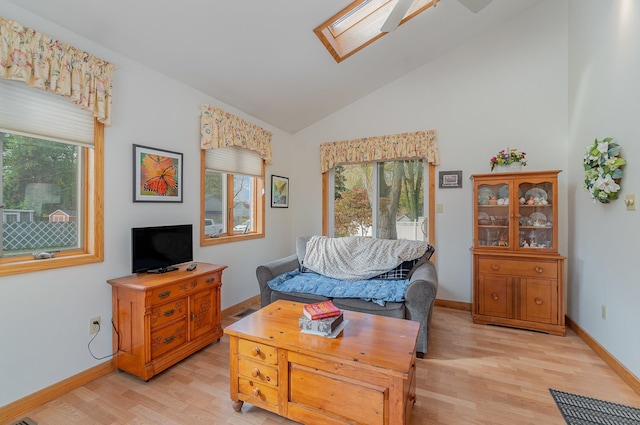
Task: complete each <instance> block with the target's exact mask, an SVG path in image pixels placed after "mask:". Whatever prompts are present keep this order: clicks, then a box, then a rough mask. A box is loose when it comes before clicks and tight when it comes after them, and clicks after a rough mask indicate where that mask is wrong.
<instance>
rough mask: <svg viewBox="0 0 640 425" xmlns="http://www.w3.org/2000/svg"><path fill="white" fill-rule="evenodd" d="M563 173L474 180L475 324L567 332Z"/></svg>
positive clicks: (503, 175) (486, 176)
mask: <svg viewBox="0 0 640 425" xmlns="http://www.w3.org/2000/svg"><path fill="white" fill-rule="evenodd" d="M558 173H559V171H557V170H553V171H533V172H516V173H492V174H481V175H474V176H472V178H473V193H474V199H473V204H474V216H473V217H474V225H473V229H474V241H473V321H474V323H482V324H496V325H504V326H512V327H518V328H524V329H531V330H537V331H542V332H547V333H550V334H554V335H564V334H565V317H564V260H565V258H564V257H563V256H561V255H559V254H558V181H557V175H558Z"/></svg>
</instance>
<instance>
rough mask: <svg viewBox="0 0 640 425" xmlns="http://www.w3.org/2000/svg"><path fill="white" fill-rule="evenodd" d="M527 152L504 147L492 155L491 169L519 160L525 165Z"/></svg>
mask: <svg viewBox="0 0 640 425" xmlns="http://www.w3.org/2000/svg"><path fill="white" fill-rule="evenodd" d="M526 156H527V154H526V153H524V152H520V151H518V149H517V148H511V149H509V148H507V149H502V150H501V151H500V152H498V153H497V154H496V155H495V156H493V157H491V160H490V161H489V163H490V164H491V171H493V170H494V169H495V168H496V167H497V166H499V165H509V164H513V163H514V162H519V163H521V164H522V166H523V167H525V166H526V165H527V158H526Z"/></svg>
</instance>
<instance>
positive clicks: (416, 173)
mask: <svg viewBox="0 0 640 425" xmlns="http://www.w3.org/2000/svg"><path fill="white" fill-rule="evenodd" d="M424 168H425V165H424V164H423V162H422V161H420V160H410V161H384V162H374V163H361V164H348V165H338V166H336V167H334V168H333V169H332V170H331V172H330V176H329V179H330V184H329V185H330V195H329V196H330V199H332V200H333V202H330V203H329V234H330V235H331V236H335V237H342V236H371V237H375V238H382V239H408V240H423V239H424V238H425V237H426V232H427V222H426V221H425V216H426V210H425V202H424V199H425V184H424V180H425V179H424V175H425V173H424Z"/></svg>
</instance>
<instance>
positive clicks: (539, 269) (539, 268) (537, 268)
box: [536, 266, 544, 273]
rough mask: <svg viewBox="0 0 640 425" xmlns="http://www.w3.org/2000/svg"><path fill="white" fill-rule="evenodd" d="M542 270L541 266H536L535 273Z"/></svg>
mask: <svg viewBox="0 0 640 425" xmlns="http://www.w3.org/2000/svg"><path fill="white" fill-rule="evenodd" d="M543 271H544V270H542V267H538V266H536V273H542V272H543Z"/></svg>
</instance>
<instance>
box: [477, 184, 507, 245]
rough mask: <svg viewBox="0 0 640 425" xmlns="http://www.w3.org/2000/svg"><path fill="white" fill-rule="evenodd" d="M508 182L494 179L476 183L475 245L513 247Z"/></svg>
mask: <svg viewBox="0 0 640 425" xmlns="http://www.w3.org/2000/svg"><path fill="white" fill-rule="evenodd" d="M508 183H509V182H508V181H507V180H505V181H499V180H495V181H491V182H482V183H479V184H477V186H476V195H477V199H476V208H477V210H476V217H477V220H476V226H477V227H476V247H496V248H503V249H504V248H511V247H513V245H514V241H513V240H512V238H513V237H512V235H513V233H512V231H511V225H512V223H511V219H510V218H511V216H513V214H511V212H510V211H511V210H510V208H511V205H512V203H513V195H512V194H511V189H510V185H509V184H508ZM511 249H513V248H511Z"/></svg>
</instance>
